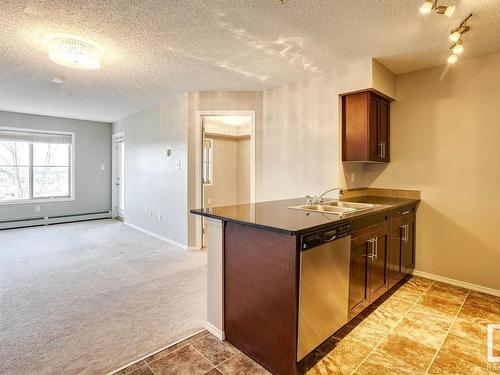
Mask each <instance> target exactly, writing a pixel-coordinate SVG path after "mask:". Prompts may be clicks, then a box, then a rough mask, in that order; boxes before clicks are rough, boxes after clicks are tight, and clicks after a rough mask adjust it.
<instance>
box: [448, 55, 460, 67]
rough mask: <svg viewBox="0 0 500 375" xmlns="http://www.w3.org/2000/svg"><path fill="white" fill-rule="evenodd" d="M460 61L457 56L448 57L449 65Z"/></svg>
mask: <svg viewBox="0 0 500 375" xmlns="http://www.w3.org/2000/svg"><path fill="white" fill-rule="evenodd" d="M457 60H458V56H457V55H455V54H453V53H452V54H451V55H450V56H448V63H449V64H455V63H456V62H457Z"/></svg>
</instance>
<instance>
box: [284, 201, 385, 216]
mask: <svg viewBox="0 0 500 375" xmlns="http://www.w3.org/2000/svg"><path fill="white" fill-rule="evenodd" d="M375 206H376V205H374V204H368V203H356V202H342V201H327V202H324V203H323V204H309V205H308V204H306V205H301V206H291V207H288V208H291V209H294V210H302V211H308V212H319V213H324V214H334V215H343V214H349V213H353V212H357V211H361V210H367V209H369V208H372V207H375Z"/></svg>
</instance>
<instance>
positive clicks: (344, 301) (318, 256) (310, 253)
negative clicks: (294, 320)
mask: <svg viewBox="0 0 500 375" xmlns="http://www.w3.org/2000/svg"><path fill="white" fill-rule="evenodd" d="M300 244H301V251H300V286H299V327H298V344H297V362H298V361H300V360H301V359H302V358H304V357H305V356H306V355H307V354H309V353H310V352H311V351H313V350H314V349H315V348H316V347H317V346H318V345H319V344H321V343H322V342H323V341H325V340H326V339H327V338H328V337H330V336H331V335H332V334H333V333H334V332H335V331H337V330H338V329H339V328H340V327H342V326H343V325H344V324H346V323H347V321H348V310H349V269H350V249H351V224H350V223H343V224H336V225H332V226H331V227H328V228H326V229H322V230H319V231H314V232H311V233H307V234H304V235H302V237H301V242H300Z"/></svg>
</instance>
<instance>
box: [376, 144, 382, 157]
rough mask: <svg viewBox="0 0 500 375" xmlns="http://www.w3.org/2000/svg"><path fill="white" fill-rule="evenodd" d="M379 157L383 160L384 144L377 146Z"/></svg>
mask: <svg viewBox="0 0 500 375" xmlns="http://www.w3.org/2000/svg"><path fill="white" fill-rule="evenodd" d="M377 156H378V157H379V158H380V159H382V142H380V143H379V144H377Z"/></svg>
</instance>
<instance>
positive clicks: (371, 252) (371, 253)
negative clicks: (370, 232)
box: [366, 238, 375, 262]
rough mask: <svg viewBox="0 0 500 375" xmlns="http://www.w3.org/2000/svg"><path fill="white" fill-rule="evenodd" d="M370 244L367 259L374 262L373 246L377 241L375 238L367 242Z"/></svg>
mask: <svg viewBox="0 0 500 375" xmlns="http://www.w3.org/2000/svg"><path fill="white" fill-rule="evenodd" d="M366 242H367V243H368V250H367V253H368V254H367V256H366V257H367V258H368V259H369V260H371V261H372V262H373V247H374V246H373V245H374V244H375V240H374V239H373V238H369V239H367V240H366Z"/></svg>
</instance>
